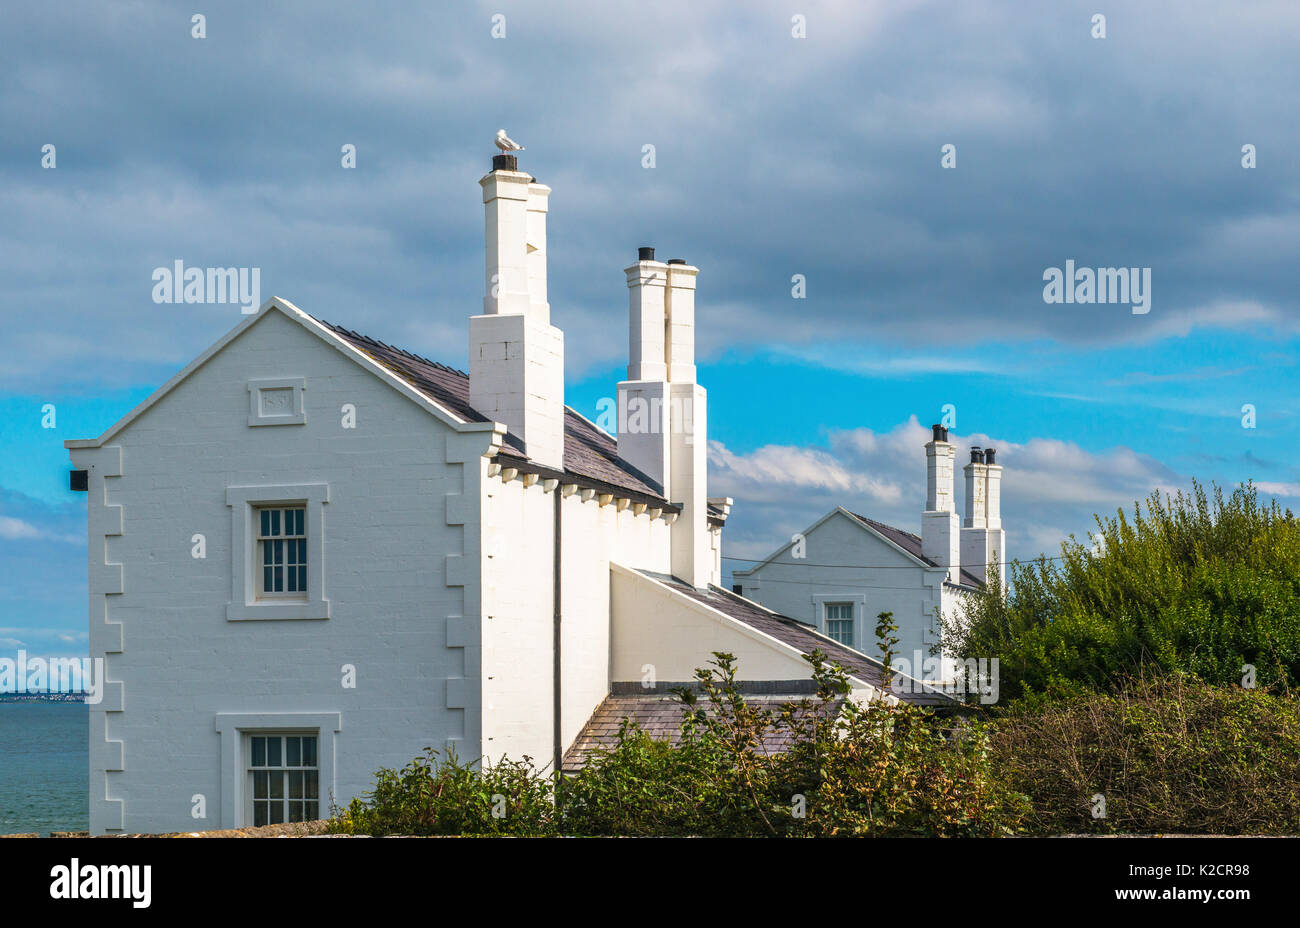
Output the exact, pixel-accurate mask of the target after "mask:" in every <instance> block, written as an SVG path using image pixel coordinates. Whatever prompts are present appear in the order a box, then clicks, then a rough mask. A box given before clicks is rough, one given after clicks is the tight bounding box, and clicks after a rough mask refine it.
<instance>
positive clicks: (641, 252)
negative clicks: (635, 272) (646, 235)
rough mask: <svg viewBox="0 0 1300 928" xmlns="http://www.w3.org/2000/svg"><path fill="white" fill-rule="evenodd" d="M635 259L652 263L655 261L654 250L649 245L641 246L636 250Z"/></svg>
mask: <svg viewBox="0 0 1300 928" xmlns="http://www.w3.org/2000/svg"><path fill="white" fill-rule="evenodd" d="M636 259H637V260H638V261H653V260H654V259H655V250H654V248H653V247H652V246H650V245H642V246H641V247H640V248H638V249H637V250H636Z"/></svg>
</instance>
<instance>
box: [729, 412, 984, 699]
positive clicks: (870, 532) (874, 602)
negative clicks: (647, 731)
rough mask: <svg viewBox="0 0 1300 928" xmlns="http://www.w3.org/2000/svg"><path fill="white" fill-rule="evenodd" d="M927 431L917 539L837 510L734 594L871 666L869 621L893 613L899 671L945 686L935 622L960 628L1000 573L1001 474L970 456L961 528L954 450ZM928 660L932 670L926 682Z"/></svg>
mask: <svg viewBox="0 0 1300 928" xmlns="http://www.w3.org/2000/svg"><path fill="white" fill-rule="evenodd" d="M932 431H933V437H932V438H931V440H930V441H928V442H926V445H925V455H926V503H925V511H924V512H922V513H921V534H920V535H919V536H918V535H914V534H912V533H911V532H908V531H905V530H903V529H900V528H895V527H894V526H892V525H886V524H885V523H883V522H877V521H876V520H874V519H869V518H867V517H866V516H862V515H858V514H857V513H855V512H850V511H849V510H847V509H845V508H843V507H836V508H835V509H832V510H831V511H830V512H828V513H826V515H824V516H822V517H821V518H820V519H818V520H817V521H816V522H814V523H813V524H812V525H811V526H809V527H808V528H807V529H806V530H804V531H803V532H800V533H798V534H796V535H795V536H794V537H793V538H791V540H790V542H789V543H788V544H785V545H783V546H781V547H780V548H778V549H777V550H776V551H774V552H773V553H772V554H771V555H769V556H768V557H767V558H765V559H764V560H762V561H760V562H759V563H758V564H756V565H755V566H753V567H751V568H748V569H746V570H736V571H733V572H732V590H733V591H734V592H736V593H740V594H743V595H744V596H745V597H746V598H748V599H752V600H755V601H756V602H759V603H762V604H763V605H764V606H767V607H768V608H769V609H772V610H774V611H776V612H779V613H782V614H784V615H788V616H792V617H794V618H796V619H800V620H802V621H804V622H806V623H808V624H810V625H812V626H814V627H815V628H816V629H817V630H818V631H819V632H821V633H823V634H825V635H827V636H829V637H831V638H834V639H835V640H837V641H839V642H841V643H842V644H845V645H847V646H849V647H851V648H855V649H858V650H861V651H865V652H866V653H868V654H872V655H874V656H877V657H878V656H879V655H880V649H879V647H878V645H877V642H876V639H875V628H876V617H877V616H878V615H879V614H880V613H881V612H892V613H893V614H894V623H895V624H896V625H897V626H898V631H897V636H898V646H897V649H896V653H897V654H898V656H899V657H901V658H903V659H904V660H905V661H906V663H905V664H900V666H901V667H903V668H905V669H907V670H908V671H909V672H910V673H911V674H912V675H913V676H915V677H917V678H918V679H922V680H927V681H936V682H938V681H950V680H952V679H953V671H954V669H955V664H954V660H953V656H952V655H951V654H948V653H945V652H943V651H942V649H941V647H939V646H940V639H941V637H942V627H941V623H940V617H941V616H943V617H946V618H948V619H950V620H951V619H960V617H961V615H962V612H963V610H964V603H965V601H966V599H967V598H968V597H969V596H970V594H971V593H972V592H974V591H975V590H978V589H981V588H982V587H983V586H984V585H985V583H986V582H987V580H988V573H989V567H990V565H994V564H1002V563H1005V560H1004V559H1005V556H1006V533H1005V531H1004V530H1003V528H1002V466H1001V465H1000V464H998V463H996V455H997V449H995V448H979V447H973V448H971V456H970V463H968V464H967V465H966V466H965V477H966V499H965V502H966V514H965V519H964V520H963V521H961V522H959V521H958V517H957V513H956V502H955V496H954V493H953V478H954V471H955V466H954V457H955V448H954V446H953V445H952V444H951V443H949V441H948V430H947V429H946V428H945V427H943V426H941V425H936V426H934V427H933V430H932ZM931 658H934V659H935V660H936V661H937V663H935V664H933V665H932V667H931V669H930V671H929V672H926V671H925V663H926V662H927V661H929V660H930V659H931Z"/></svg>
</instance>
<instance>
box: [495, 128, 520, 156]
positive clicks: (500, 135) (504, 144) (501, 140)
mask: <svg viewBox="0 0 1300 928" xmlns="http://www.w3.org/2000/svg"><path fill="white" fill-rule="evenodd" d="M497 148H499V149H501V150H502V151H503V152H507V151H523V150H524V146H522V145H520V144H519V143H518V142H516V141H515V140H514V139H512V138H511V137H510V136H508V135H506V130H505V129H498V130H497Z"/></svg>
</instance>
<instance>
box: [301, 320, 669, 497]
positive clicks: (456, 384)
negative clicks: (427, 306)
mask: <svg viewBox="0 0 1300 928" xmlns="http://www.w3.org/2000/svg"><path fill="white" fill-rule="evenodd" d="M316 321H317V322H320V324H321V325H323V326H325V327H326V328H327V329H329V330H330V331H332V332H333V333H334V334H335V335H337V336H339V337H340V338H342V339H343V340H344V341H346V342H347V343H348V344H350V345H351V346H352V347H353V348H356V349H357V350H358V351H360V352H362V353H363V354H365V355H367V356H369V357H370V358H371V359H372V360H374V361H376V362H377V363H379V364H382V365H383V366H384V367H386V368H388V370H390V371H391V372H392V373H394V374H396V375H397V376H398V377H400V378H402V379H403V380H405V381H406V382H407V383H409V384H410V385H411V386H413V387H415V389H417V390H419V391H420V392H421V393H424V394H425V395H427V396H429V397H430V398H432V399H434V400H436V401H437V402H439V403H441V404H442V405H444V406H446V407H447V408H448V409H450V410H451V411H452V412H454V413H455V414H456V415H457V416H459V417H460V418H462V419H465V420H467V421H469V422H486V421H487V419H488V417H487V416H485V415H483V414H482V413H480V412H479V411H478V410H477V409H475V408H474V407H473V406H471V405H470V402H469V375H468V374H466V373H465V372H464V371H458V370H456V369H455V368H454V367H448V366H447V365H445V364H439V363H438V362H436V361H430V360H429V359H428V358H423V357H420V356H419V355H417V354H413V353H412V352H410V351H405V350H403V349H401V348H394V347H393V346H392V345H388V344H385V343H384V342H381V341H379V340H378V339H374V338H371V337H370V336H368V335H362V334H360V333H358V332H353V331H352V330H351V329H346V328H344V327H343V326H341V325H334V324H333V323H330V322H325V321H324V320H321V319H317V320H316ZM523 448H524V443H523V441H521V440H520V439H519V437H518V436H515V435H511V434H507V435H506V437H505V441H504V442H503V443H502V445H501V453H502V454H506V455H513V456H515V457H519V458H527V455H526V454H525V453H524V450H523ZM564 469H565V470H566V471H567V472H569V473H572V474H574V475H575V476H580V477H588V478H591V479H593V480H598V481H601V482H602V483H607V484H610V485H611V486H614V487H621V488H623V489H626V490H631V491H632V492H634V493H640V494H644V495H646V496H651V497H655V498H658V499H663V487H661V486H660V485H659V484H658V483H656V482H655V481H654V480H652V479H651V478H650V477H648V476H646V475H645V474H644V473H642V472H641V471H639V470H637V468H635V467H633V466H632V465H631V464H629V463H628V462H627V461H624V460H623V459H622V458H620V457H619V456H618V442H617V441H616V440H615V439H614V438H612V437H611V436H609V435H607V434H606V433H605V432H603V431H602V430H601V429H599V428H597V427H596V426H595V425H593V424H592V423H590V422H588V421H587V420H586V419H585V418H583V417H582V416H580V415H579V414H578V413H576V412H574V411H573V410H572V409H570V408H569V407H567V406H566V407H565V408H564Z"/></svg>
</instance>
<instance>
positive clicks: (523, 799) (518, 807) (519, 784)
mask: <svg viewBox="0 0 1300 928" xmlns="http://www.w3.org/2000/svg"><path fill="white" fill-rule="evenodd" d="M438 753H439V752H437V751H435V750H433V749H432V748H425V752H424V754H423V755H422V756H420V757H417V758H415V759H414V760H412V761H411V762H410V763H409V764H407V765H406V766H405V767H403V768H402V769H401V770H392V769H388V768H383V769H381V770H380V771H379V772H378V773H377V774H376V775H375V788H374V789H373V790H372V791H371V792H369V793H367V794H366V795H365V797H364V801H363V800H362V799H353V800H352V802H351V803H350V804H349V805H348V808H347V809H346V810H344V811H342V812H341V813H336V814H335V816H334V818H333V819H332V820H331V822H330V830H331V831H332V832H334V833H336V834H349V835H373V836H376V837H378V836H380V835H528V836H537V835H546V834H550V833H551V832H552V829H553V824H554V811H555V810H554V804H553V802H552V795H551V783H550V780H549V779H548V778H547V777H545V776H543V775H542V774H540V773H538V771H537V770H536V768H535V767H534V766H533V763H532V761H531V759H529V758H524V759H523V760H522V761H510V760H506V761H502V762H501V763H498V764H495V765H492V766H490V767H487V768H485V769H480V768H479V767H478V766H477V765H472V764H464V763H461V761H460V760H459V759H458V758H457V757H456V755H455V754H454V753H452V754H450V755H449V756H448V757H447V758H445V759H444V760H443V761H442V762H441V763H439V762H438V760H437V757H438Z"/></svg>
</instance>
